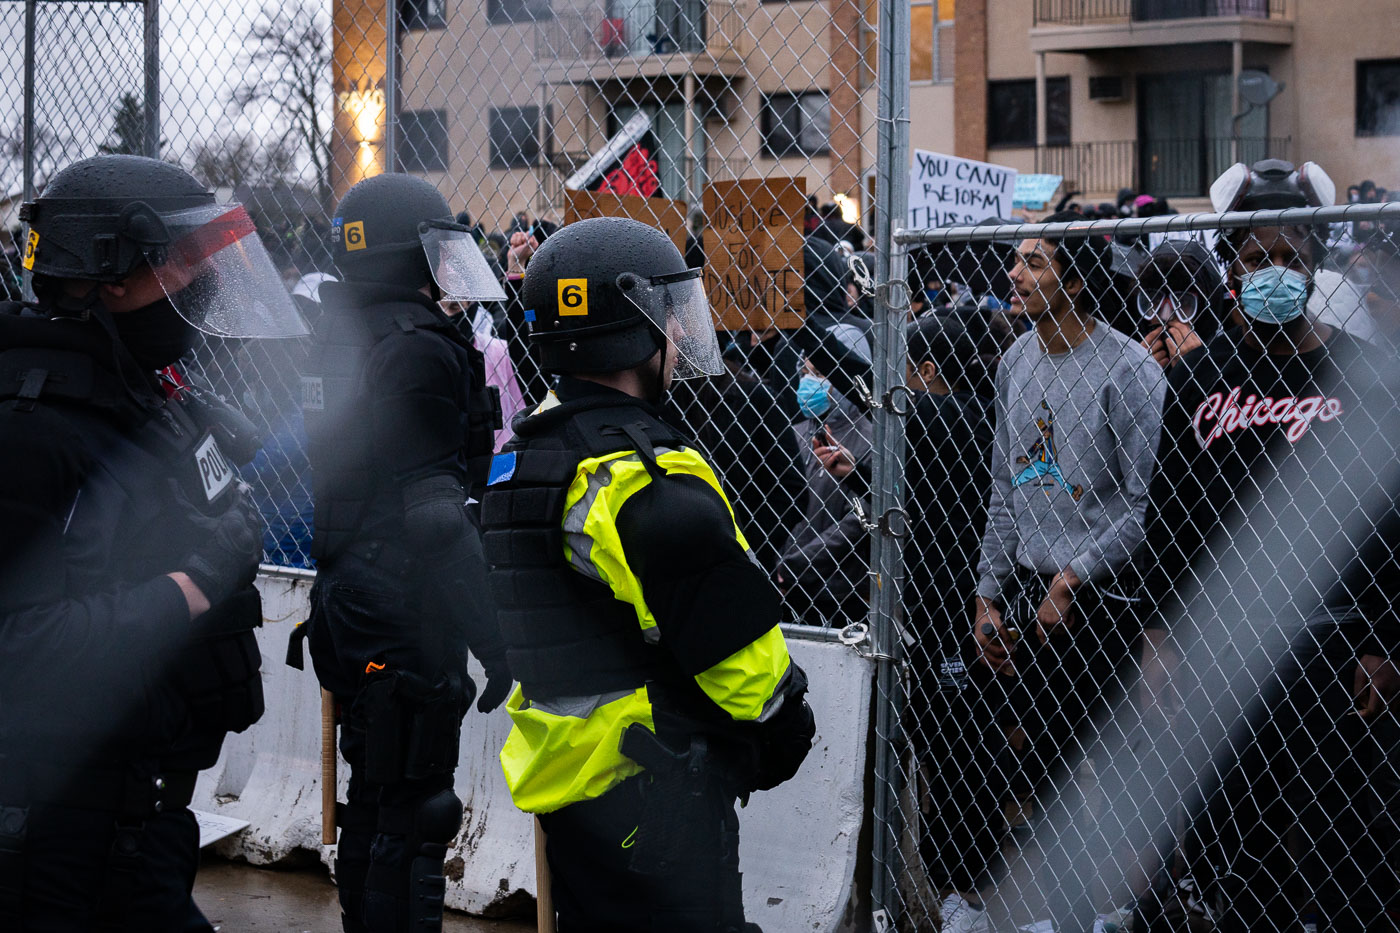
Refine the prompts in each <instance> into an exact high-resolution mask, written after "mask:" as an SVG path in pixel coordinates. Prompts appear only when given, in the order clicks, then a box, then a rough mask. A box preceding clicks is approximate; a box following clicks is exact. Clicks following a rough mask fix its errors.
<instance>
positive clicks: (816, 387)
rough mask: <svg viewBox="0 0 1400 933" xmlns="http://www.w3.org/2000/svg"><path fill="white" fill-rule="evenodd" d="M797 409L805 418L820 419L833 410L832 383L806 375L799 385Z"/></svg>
mask: <svg viewBox="0 0 1400 933" xmlns="http://www.w3.org/2000/svg"><path fill="white" fill-rule="evenodd" d="M797 407H798V408H799V409H800V410H801V411H802V417H804V418H820V417H821V416H822V415H824V414H826V413H827V412H828V411H829V410H830V409H831V383H829V382H827V381H826V380H825V379H822V378H821V377H819V376H812V375H804V376H803V377H802V378H801V379H800V380H799V381H798V383H797Z"/></svg>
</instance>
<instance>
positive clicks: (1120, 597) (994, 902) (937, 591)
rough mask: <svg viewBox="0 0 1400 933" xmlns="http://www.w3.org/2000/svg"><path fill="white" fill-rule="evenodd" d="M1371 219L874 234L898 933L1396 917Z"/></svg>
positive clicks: (1377, 276)
mask: <svg viewBox="0 0 1400 933" xmlns="http://www.w3.org/2000/svg"><path fill="white" fill-rule="evenodd" d="M1397 221H1400V209H1396V208H1392V207H1389V206H1380V205H1372V206H1366V207H1357V208H1331V209H1324V210H1318V211H1299V210H1295V211H1285V212H1258V213H1255V214H1234V215H1196V216H1186V217H1170V218H1156V219H1154V220H1151V221H1125V222H1101V223H1091V224H1087V223H1083V222H1081V223H1062V224H1051V225H1048V226H1047V225H1040V226H1020V227H1016V226H1003V227H993V228H987V227H983V228H963V229H959V230H944V231H907V232H902V233H901V234H900V240H901V241H902V242H904V243H906V244H908V245H909V246H910V247H911V250H912V252H911V257H910V263H909V265H910V273H909V290H910V292H911V293H912V295H913V301H912V309H911V311H910V315H911V316H912V323H911V324H909V325H908V329H907V347H908V353H907V360H908V370H907V380H908V385H909V387H910V390H909V394H908V397H907V401H906V402H900V403H898V404H890V405H889V406H888V407H890V408H891V409H892V410H893V411H894V412H896V413H898V415H899V417H901V418H902V419H903V423H904V425H905V433H906V436H907V438H908V456H907V458H906V459H905V461H904V463H903V464H902V465H896V468H895V471H894V473H893V475H891V476H888V477H886V478H885V480H884V482H885V483H886V484H892V485H893V486H894V487H895V488H900V489H902V490H903V494H904V502H903V507H904V509H905V511H906V513H907V519H906V520H907V525H908V534H907V537H905V538H904V539H903V541H904V545H903V556H904V559H905V570H906V574H905V577H904V582H903V593H904V597H905V598H904V600H903V605H902V607H901V608H902V615H901V616H900V617H899V618H898V619H897V620H894V622H895V625H896V626H897V631H899V632H900V633H901V634H902V635H903V639H902V641H901V645H902V647H903V649H904V650H903V656H904V657H905V659H906V660H907V663H906V664H905V665H903V666H902V681H901V683H900V685H899V687H898V688H896V689H895V690H893V691H891V692H890V693H889V694H887V695H885V696H884V697H883V698H882V701H883V702H884V703H886V704H888V705H890V706H891V707H893V708H895V709H901V708H902V711H903V713H902V716H900V717H898V720H897V721H898V722H900V723H901V724H902V725H903V727H904V730H903V732H902V733H898V732H896V733H894V734H893V735H892V737H891V741H892V744H893V745H894V751H893V754H894V755H895V756H896V757H897V760H898V761H899V763H900V767H899V770H898V772H897V774H896V775H895V778H894V780H895V782H896V785H895V787H894V788H893V789H892V793H891V797H890V799H891V800H892V807H893V811H892V813H891V814H890V815H889V817H888V818H887V820H886V821H885V825H887V826H888V827H889V831H890V832H891V833H892V834H893V838H892V839H891V846H890V848H891V849H892V850H893V851H892V854H891V856H890V857H891V865H890V869H889V874H890V876H891V877H893V878H897V879H899V881H898V894H897V895H896V896H895V897H894V899H893V903H894V905H895V907H896V909H897V910H898V911H899V920H898V922H899V927H900V928H902V929H911V930H916V929H938V928H939V924H940V923H941V924H943V929H955V930H990V929H997V930H1012V929H1019V930H1034V931H1041V930H1052V929H1055V930H1062V931H1063V930H1080V929H1083V930H1095V931H1098V930H1114V929H1117V930H1137V931H1141V930H1154V931H1155V930H1173V931H1176V930H1279V931H1282V930H1288V931H1297V930H1324V929H1335V930H1383V929H1384V930H1388V929H1394V928H1395V924H1396V917H1397V913H1396V911H1397V908H1400V903H1397V897H1400V884H1397V881H1400V875H1397V871H1400V859H1398V858H1397V856H1398V855H1400V853H1397V842H1400V836H1397V825H1396V815H1397V812H1400V811H1397V804H1400V771H1397V767H1396V757H1395V755H1396V752H1397V751H1400V745H1397V743H1400V729H1397V727H1396V724H1395V720H1394V718H1393V715H1387V714H1386V713H1385V712H1384V704H1385V702H1386V701H1387V700H1388V699H1389V698H1390V697H1391V696H1393V695H1394V693H1395V688H1396V686H1397V680H1396V670H1395V667H1394V662H1393V661H1391V660H1389V659H1390V658H1392V657H1393V653H1394V651H1395V648H1396V645H1397V642H1396V639H1397V637H1400V628H1397V626H1396V624H1395V615H1394V609H1393V606H1394V604H1395V601H1394V597H1395V594H1394V592H1393V588H1394V586H1395V584H1394V582H1393V581H1394V574H1395V570H1396V566H1395V554H1396V551H1395V549H1396V546H1397V544H1400V541H1397V539H1396V537H1395V534H1396V532H1397V530H1400V525H1397V512H1396V509H1395V501H1396V494H1397V491H1400V485H1397V483H1400V472H1397V465H1400V464H1398V463H1397V457H1396V452H1397V442H1398V441H1400V433H1398V432H1397V430H1396V428H1395V427H1394V422H1395V415H1396V413H1397V407H1396V406H1397V395H1396V392H1397V388H1400V386H1397V383H1396V377H1397V371H1396V367H1395V350H1396V343H1395V341H1394V336H1393V335H1394V333H1395V331H1394V327H1395V325H1396V324H1397V323H1400V241H1398V240H1397V236H1396V235H1397V233H1400V223H1397ZM905 320H906V315H904V314H902V313H898V312H895V313H892V315H891V318H890V319H889V320H888V321H887V322H886V323H887V326H889V327H890V328H891V329H893V330H903V329H904V328H905ZM835 462H836V463H839V461H835ZM901 466H902V469H901ZM835 469H836V471H838V472H839V471H840V470H842V469H844V467H842V466H839V465H838V466H836V467H835ZM901 474H902V482H900V481H899V480H897V479H896V477H898V476H900V475H901ZM877 482H879V480H878V479H877ZM877 621H878V620H877Z"/></svg>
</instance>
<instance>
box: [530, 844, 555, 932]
mask: <svg viewBox="0 0 1400 933" xmlns="http://www.w3.org/2000/svg"><path fill="white" fill-rule="evenodd" d="M544 840H545V835H544V827H543V826H541V825H540V818H539V817H535V926H536V927H537V928H538V929H539V933H558V930H559V927H558V926H556V925H555V919H554V879H553V878H552V877H550V874H549V859H548V858H546V857H545V850H544Z"/></svg>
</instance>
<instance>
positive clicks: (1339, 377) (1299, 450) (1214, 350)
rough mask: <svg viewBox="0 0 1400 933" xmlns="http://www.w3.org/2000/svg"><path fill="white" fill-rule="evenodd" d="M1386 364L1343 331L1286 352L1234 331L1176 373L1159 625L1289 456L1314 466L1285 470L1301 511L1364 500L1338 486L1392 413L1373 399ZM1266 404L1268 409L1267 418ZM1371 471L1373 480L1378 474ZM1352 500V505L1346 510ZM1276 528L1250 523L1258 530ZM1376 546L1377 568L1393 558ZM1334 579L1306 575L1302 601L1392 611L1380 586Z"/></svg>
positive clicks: (1151, 549) (1159, 560)
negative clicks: (1361, 443)
mask: <svg viewBox="0 0 1400 933" xmlns="http://www.w3.org/2000/svg"><path fill="white" fill-rule="evenodd" d="M1383 371H1384V370H1383V369H1382V361H1381V360H1380V359H1379V358H1378V357H1377V356H1376V354H1375V352H1374V351H1373V350H1372V349H1371V348H1369V347H1367V346H1366V345H1365V344H1362V343H1361V342H1360V341H1357V340H1356V339H1355V338H1353V337H1351V336H1349V335H1348V334H1346V333H1345V332H1343V331H1341V330H1335V329H1334V330H1333V332H1332V335H1331V337H1330V338H1329V339H1328V340H1327V341H1326V343H1325V344H1324V345H1323V346H1321V347H1318V348H1317V349H1314V350H1311V351H1309V352H1307V353H1299V354H1288V355H1275V354H1269V353H1264V352H1261V351H1259V350H1256V349H1254V348H1252V347H1251V346H1249V345H1247V344H1246V343H1245V342H1244V340H1243V338H1242V332H1241V331H1240V330H1238V329H1235V330H1230V331H1227V332H1222V333H1220V334H1217V335H1216V337H1215V338H1214V339H1212V340H1211V341H1210V342H1209V343H1208V344H1206V346H1204V347H1201V348H1199V349H1197V350H1195V351H1193V352H1191V353H1189V354H1187V355H1186V356H1185V357H1184V358H1183V359H1182V361H1181V362H1180V363H1179V364H1178V365H1177V366H1174V367H1173V368H1172V369H1171V371H1170V373H1169V376H1168V378H1169V391H1168V396H1167V406H1166V411H1165V416H1164V420H1163V428H1162V441H1161V447H1160V450H1159V452H1158V472H1157V476H1156V477H1155V478H1154V480H1153V483H1152V490H1151V498H1150V505H1149V509H1148V518H1147V538H1146V554H1145V560H1144V561H1143V566H1144V567H1145V589H1144V592H1143V596H1144V598H1145V604H1146V605H1155V606H1157V607H1158V608H1159V609H1161V610H1162V611H1163V616H1161V617H1158V619H1157V621H1158V622H1159V624H1160V621H1161V618H1164V617H1165V618H1169V617H1170V614H1171V612H1172V610H1173V608H1174V607H1176V606H1177V599H1178V598H1179V597H1180V595H1181V591H1182V590H1183V589H1185V588H1187V587H1188V586H1189V585H1190V583H1191V582H1192V580H1193V574H1192V573H1191V571H1192V570H1193V568H1194V570H1195V571H1196V573H1195V575H1194V576H1198V577H1202V578H1203V577H1204V576H1205V575H1206V573H1207V572H1208V571H1209V569H1210V568H1209V567H1208V566H1205V565H1202V564H1201V561H1203V560H1204V559H1206V557H1207V556H1208V553H1207V550H1206V549H1207V547H1211V548H1212V549H1214V550H1219V549H1220V548H1223V547H1225V546H1226V545H1227V539H1226V538H1224V537H1223V535H1225V534H1230V533H1233V534H1238V533H1239V531H1238V530H1235V531H1227V529H1238V525H1239V522H1240V520H1241V519H1242V518H1243V516H1244V515H1245V513H1246V511H1247V510H1248V509H1249V507H1250V506H1251V505H1253V504H1254V503H1255V502H1257V501H1258V500H1259V498H1260V496H1261V493H1262V492H1263V490H1265V489H1266V488H1267V487H1268V486H1269V484H1270V483H1271V482H1272V481H1274V479H1275V478H1276V477H1278V476H1279V475H1280V474H1281V473H1283V472H1284V470H1285V467H1286V466H1287V465H1288V464H1289V463H1290V462H1296V463H1301V464H1306V467H1307V469H1306V472H1305V473H1304V474H1302V475H1298V474H1286V475H1289V476H1290V481H1292V482H1293V483H1294V486H1293V487H1292V488H1290V495H1291V496H1293V497H1294V501H1296V502H1298V503H1299V504H1300V505H1301V506H1303V507H1304V508H1320V507H1323V506H1324V504H1325V503H1327V502H1328V501H1331V502H1333V503H1334V507H1338V508H1340V507H1343V506H1342V503H1341V497H1340V496H1338V495H1337V493H1338V492H1339V491H1340V492H1341V493H1342V494H1343V495H1348V496H1350V497H1351V498H1353V499H1354V498H1355V493H1356V490H1354V489H1352V490H1346V489H1342V490H1338V489H1337V483H1338V482H1339V481H1342V480H1343V473H1344V472H1345V471H1347V470H1348V468H1352V467H1354V466H1355V464H1354V462H1353V461H1354V458H1355V457H1357V456H1364V453H1362V452H1358V451H1357V450H1356V449H1355V447H1354V446H1352V447H1351V448H1350V450H1349V451H1348V444H1354V442H1355V437H1358V436H1360V433H1359V432H1362V431H1364V430H1366V428H1367V427H1368V422H1367V420H1366V419H1368V418H1373V417H1376V416H1377V414H1378V412H1381V411H1388V410H1390V409H1391V408H1393V405H1394V400H1393V399H1391V398H1389V396H1388V395H1384V394H1383V393H1382V394H1383V395H1384V397H1381V398H1379V399H1377V398H1374V397H1373V395H1374V394H1375V392H1376V390H1377V388H1378V384H1377V383H1376V382H1375V378H1376V375H1377V374H1379V373H1382V372H1383ZM1377 402H1379V403H1380V404H1381V405H1382V406H1383V407H1377ZM1265 404H1267V406H1268V414H1267V416H1262V415H1261V414H1260V413H1261V412H1262V411H1263V406H1264V405H1265ZM1260 421H1262V422H1263V423H1260ZM1344 425H1351V426H1355V428H1356V430H1357V431H1358V434H1355V435H1352V436H1351V437H1347V436H1344V435H1343V427H1344ZM1377 466H1379V465H1377ZM1367 475H1368V477H1369V478H1370V480H1368V481H1373V480H1374V477H1375V476H1376V475H1378V473H1377V471H1370V472H1368V474H1367ZM1334 497H1335V498H1334ZM1354 506H1355V502H1354V501H1353V502H1351V503H1349V504H1347V505H1346V506H1345V507H1346V508H1352V507H1354ZM1270 532H1271V529H1270V528H1254V529H1252V534H1254V535H1263V536H1268V535H1269V534H1270ZM1290 543H1291V542H1287V541H1279V542H1278V547H1279V548H1280V549H1285V550H1286V549H1287V547H1288V546H1289V545H1290ZM1371 547H1372V550H1371V551H1370V552H1368V553H1369V557H1368V558H1367V559H1368V560H1369V561H1370V562H1372V563H1375V564H1376V566H1377V567H1381V566H1384V565H1385V564H1386V563H1387V562H1388V561H1391V560H1393V557H1391V556H1390V555H1389V552H1387V551H1385V549H1384V548H1380V549H1379V550H1377V549H1376V547H1375V545H1374V544H1372V545H1371ZM1330 555H1331V551H1329V557H1330ZM1337 557H1338V558H1339V560H1338V566H1337V570H1341V569H1342V566H1344V564H1343V563H1342V560H1346V561H1347V562H1349V561H1350V557H1349V556H1346V557H1344V556H1343V555H1341V554H1338V555H1337ZM1283 559H1284V558H1283V552H1281V553H1280V557H1279V560H1280V561H1282V560H1283ZM1279 566H1283V564H1280V565H1279ZM1333 580H1335V577H1333V578H1332V579H1321V578H1316V579H1309V580H1304V581H1301V584H1302V585H1301V586H1299V587H1298V588H1297V589H1296V594H1295V597H1294V598H1295V599H1297V600H1299V601H1302V602H1305V603H1306V602H1309V601H1310V602H1311V603H1312V605H1314V606H1317V605H1320V604H1321V603H1322V601H1323V599H1324V597H1325V598H1326V599H1327V600H1328V602H1329V604H1330V605H1331V606H1332V607H1333V608H1334V609H1336V610H1338V611H1350V610H1360V611H1361V612H1362V614H1363V615H1364V616H1366V617H1368V618H1376V619H1378V620H1379V619H1382V618H1392V617H1393V613H1392V612H1390V611H1389V609H1388V607H1386V606H1385V605H1383V603H1382V602H1381V601H1379V600H1378V599H1377V596H1378V593H1379V591H1378V590H1377V589H1376V588H1375V587H1361V586H1353V587H1346V586H1343V587H1334V586H1332V583H1333ZM1149 624H1150V622H1149Z"/></svg>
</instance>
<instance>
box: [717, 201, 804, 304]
mask: <svg viewBox="0 0 1400 933" xmlns="http://www.w3.org/2000/svg"><path fill="white" fill-rule="evenodd" d="M704 200H705V219H706V222H707V224H708V226H707V227H706V230H705V291H706V292H707V293H708V294H709V297H710V306H711V307H713V308H714V310H715V316H716V324H715V326H716V327H717V328H718V329H720V330H751V331H756V332H762V331H765V330H770V329H772V328H774V327H777V328H780V329H783V330H790V329H792V328H796V327H801V326H802V319H803V315H804V311H805V305H804V302H803V295H802V282H803V269H802V221H803V218H804V217H805V214H806V207H807V183H806V180H805V179H802V178H745V179H741V180H740V181H718V182H714V183H712V184H710V185H707V186H706V187H705V199H704Z"/></svg>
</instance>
